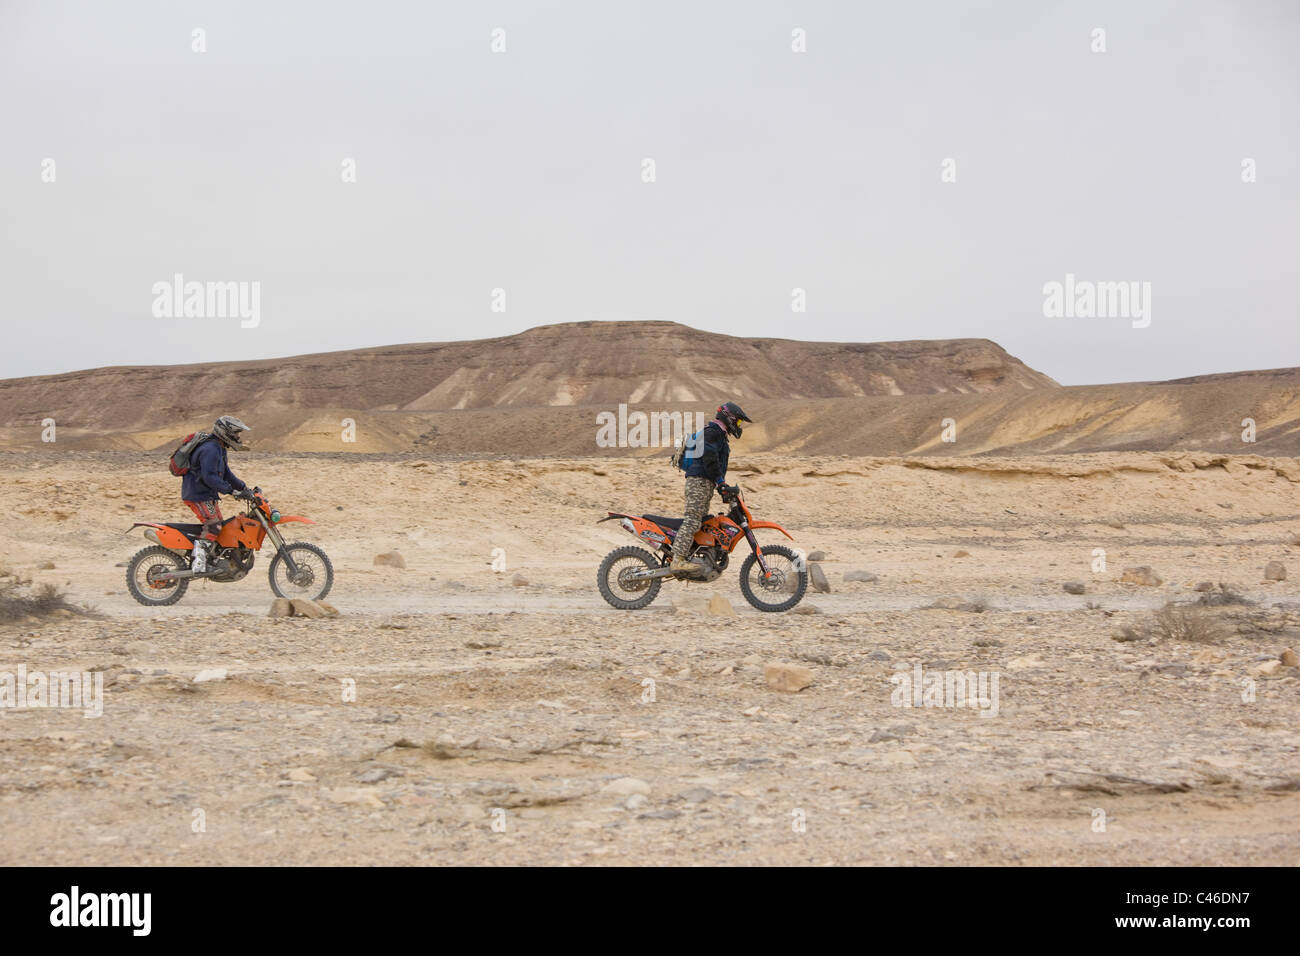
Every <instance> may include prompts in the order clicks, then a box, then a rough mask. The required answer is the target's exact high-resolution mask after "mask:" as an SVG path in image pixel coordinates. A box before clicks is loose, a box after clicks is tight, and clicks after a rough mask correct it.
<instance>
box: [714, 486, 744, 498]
mask: <svg viewBox="0 0 1300 956" xmlns="http://www.w3.org/2000/svg"><path fill="white" fill-rule="evenodd" d="M739 493H740V489H739V488H737V487H736V486H735V485H728V484H721V485H718V494H720V495H721V496H722V500H723V501H728V500H730V499H731V498H734V497H736V495H737V494H739Z"/></svg>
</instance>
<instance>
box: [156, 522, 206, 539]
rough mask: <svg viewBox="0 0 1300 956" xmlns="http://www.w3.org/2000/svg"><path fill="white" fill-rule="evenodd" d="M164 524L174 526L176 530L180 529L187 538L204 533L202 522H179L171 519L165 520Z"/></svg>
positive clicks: (169, 526)
mask: <svg viewBox="0 0 1300 956" xmlns="http://www.w3.org/2000/svg"><path fill="white" fill-rule="evenodd" d="M163 524H165V525H166V526H167V527H168V528H173V529H175V530H176V531H179V532H180V533H181V534H183V535H185V537H187V538H197V537H198V536H199V535H201V534H202V533H203V525H201V524H177V523H173V522H171V521H165V522H163Z"/></svg>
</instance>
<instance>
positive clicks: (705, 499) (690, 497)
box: [673, 477, 713, 558]
mask: <svg viewBox="0 0 1300 956" xmlns="http://www.w3.org/2000/svg"><path fill="white" fill-rule="evenodd" d="M712 500H713V482H711V481H710V480H709V479H708V478H700V477H688V478H687V479H686V517H685V518H683V519H682V526H681V527H680V528H678V529H677V537H676V538H675V539H674V540H673V557H674V558H684V557H686V556H687V555H688V554H689V553H690V551H691V547H692V544H693V542H694V541H695V532H697V531H699V530H700V523H701V522H702V521H703V520H704V516H705V514H707V513H708V510H709V502H710V501H712Z"/></svg>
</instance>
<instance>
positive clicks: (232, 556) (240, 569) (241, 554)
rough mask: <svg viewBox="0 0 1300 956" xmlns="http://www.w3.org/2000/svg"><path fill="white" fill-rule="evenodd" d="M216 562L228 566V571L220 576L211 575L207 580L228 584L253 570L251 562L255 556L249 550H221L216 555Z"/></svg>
mask: <svg viewBox="0 0 1300 956" xmlns="http://www.w3.org/2000/svg"><path fill="white" fill-rule="evenodd" d="M217 560H218V561H220V562H222V563H224V564H226V565H229V569H228V570H224V571H222V572H221V573H220V574H214V575H212V577H210V578H208V580H209V581H220V582H222V583H228V582H230V581H238V580H239V579H240V578H242V577H244V576H245V575H246V574H248V572H249V571H251V570H253V562H254V560H256V556H255V555H254V554H253V551H252V549H251V548H242V547H241V548H222V549H221V551H220V552H219V553H218V554H217Z"/></svg>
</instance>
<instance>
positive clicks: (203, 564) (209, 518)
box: [185, 501, 221, 574]
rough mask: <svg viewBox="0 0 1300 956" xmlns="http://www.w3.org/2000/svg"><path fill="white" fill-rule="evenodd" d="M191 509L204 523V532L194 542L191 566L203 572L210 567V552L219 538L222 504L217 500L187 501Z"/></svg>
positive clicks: (200, 572)
mask: <svg viewBox="0 0 1300 956" xmlns="http://www.w3.org/2000/svg"><path fill="white" fill-rule="evenodd" d="M185 503H186V504H187V505H189V506H190V510H191V511H193V512H194V514H195V515H196V516H197V517H198V519H199V521H200V522H202V524H203V532H202V533H201V534H200V535H199V537H198V539H197V540H196V541H195V542H194V561H193V562H192V563H191V565H190V567H191V569H192V570H194V571H195V572H196V573H199V574H202V573H203V572H204V571H206V570H207V569H208V552H209V551H211V550H212V546H213V544H215V543H216V540H217V532H218V531H219V530H220V529H221V505H219V504H218V503H217V502H216V501H187V502H185Z"/></svg>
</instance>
